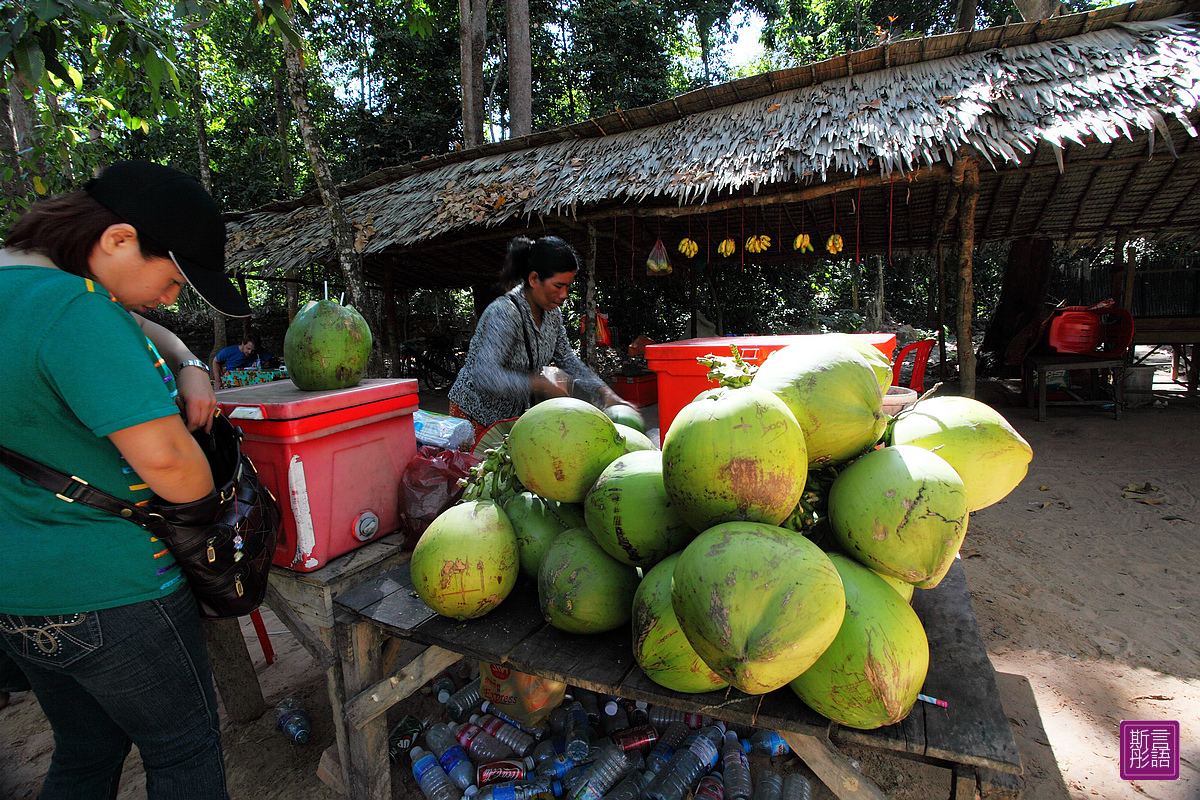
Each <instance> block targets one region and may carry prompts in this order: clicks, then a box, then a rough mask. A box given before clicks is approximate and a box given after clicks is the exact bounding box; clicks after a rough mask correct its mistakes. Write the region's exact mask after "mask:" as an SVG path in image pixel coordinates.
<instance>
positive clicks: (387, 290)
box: [383, 269, 401, 378]
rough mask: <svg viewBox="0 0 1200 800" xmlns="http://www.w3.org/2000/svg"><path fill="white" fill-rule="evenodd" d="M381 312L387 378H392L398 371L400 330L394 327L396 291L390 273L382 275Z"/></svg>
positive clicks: (388, 271)
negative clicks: (386, 355) (388, 362)
mask: <svg viewBox="0 0 1200 800" xmlns="http://www.w3.org/2000/svg"><path fill="white" fill-rule="evenodd" d="M383 310H384V317H383V318H384V333H385V336H384V342H385V343H386V345H387V354H388V361H390V362H391V365H392V366H391V368H390V369H388V377H389V378H394V377H396V375H397V374H399V370H400V358H401V354H400V329H399V328H398V327H397V325H396V289H395V285H394V283H393V278H392V271H391V270H390V269H389V270H387V271H386V272H384V274H383Z"/></svg>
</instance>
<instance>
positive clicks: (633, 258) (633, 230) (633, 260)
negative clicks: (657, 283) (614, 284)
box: [629, 214, 637, 280]
mask: <svg viewBox="0 0 1200 800" xmlns="http://www.w3.org/2000/svg"><path fill="white" fill-rule="evenodd" d="M636 237H637V217H636V216H634V215H633V214H630V215H629V279H630V280H633V278H634V276H635V275H636V274H637V273H636V272H634V268H635V266H636V265H637V238H636Z"/></svg>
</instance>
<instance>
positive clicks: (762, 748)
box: [742, 731, 792, 756]
mask: <svg viewBox="0 0 1200 800" xmlns="http://www.w3.org/2000/svg"><path fill="white" fill-rule="evenodd" d="M742 750H743V751H745V752H747V753H754V755H756V756H786V755H787V754H788V753H790V752H792V748H791V747H789V746H788V743H787V742H786V741H784V739H783V737H782V736H780V735H779V734H778V733H776V732H775V731H759V732H758V733H756V734H754V735H753V736H751V737H750V739H749V740H748V741H744V742H742Z"/></svg>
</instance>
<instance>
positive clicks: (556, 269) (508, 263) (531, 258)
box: [500, 236, 579, 289]
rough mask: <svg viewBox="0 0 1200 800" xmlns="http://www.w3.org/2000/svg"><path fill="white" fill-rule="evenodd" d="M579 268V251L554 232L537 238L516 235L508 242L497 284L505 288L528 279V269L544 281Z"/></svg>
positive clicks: (526, 281) (525, 281)
mask: <svg viewBox="0 0 1200 800" xmlns="http://www.w3.org/2000/svg"><path fill="white" fill-rule="evenodd" d="M578 271H579V255H578V254H577V253H576V252H575V248H574V247H571V245H569V244H567V243H566V242H564V241H563V240H562V239H560V238H558V237H557V236H543V237H542V238H540V239H538V240H537V241H534V240H533V239H530V238H528V237H525V236H518V237H517V238H515V239H513V240H512V241H511V242H510V243H509V245H508V255H506V256H505V257H504V268H503V269H502V270H501V271H500V284H501V286H503V287H504V288H506V289H507V288H509V287H512V286H515V285H517V284H518V283H528V282H529V273H531V272H536V273H537V276H538V278H539V279H541V280H543V281H544V280H549V279H550V278H552V277H554V276H555V275H558V274H559V273H560V272H578Z"/></svg>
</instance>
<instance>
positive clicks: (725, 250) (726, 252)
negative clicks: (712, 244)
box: [717, 239, 737, 258]
mask: <svg viewBox="0 0 1200 800" xmlns="http://www.w3.org/2000/svg"><path fill="white" fill-rule="evenodd" d="M717 252H718V253H720V254H721V255H723V256H725V257H726V258H729V257H730V256H731V255H733V254H734V253H736V252H737V242H735V241H733V239H725V240H724V241H722V242H721V243H720V244H719V245H717Z"/></svg>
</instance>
